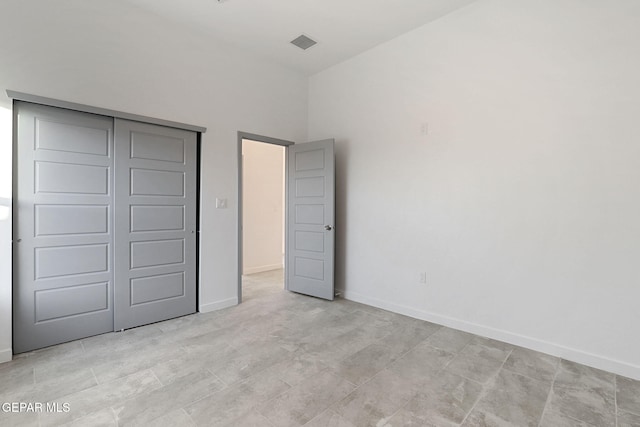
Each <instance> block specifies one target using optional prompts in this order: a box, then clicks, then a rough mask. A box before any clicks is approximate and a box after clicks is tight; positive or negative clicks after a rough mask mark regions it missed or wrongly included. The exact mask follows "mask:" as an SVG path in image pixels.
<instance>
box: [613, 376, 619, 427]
mask: <svg viewBox="0 0 640 427" xmlns="http://www.w3.org/2000/svg"><path fill="white" fill-rule="evenodd" d="M613 391H614V395H613V403H614V405H615V417H616V421H615V426H616V427H618V376H617V375H615V376H614V377H613Z"/></svg>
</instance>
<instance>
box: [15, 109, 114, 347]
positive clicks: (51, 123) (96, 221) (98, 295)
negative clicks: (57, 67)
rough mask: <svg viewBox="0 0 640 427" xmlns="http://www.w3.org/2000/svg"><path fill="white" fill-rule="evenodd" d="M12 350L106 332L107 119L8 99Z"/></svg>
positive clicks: (109, 297)
mask: <svg viewBox="0 0 640 427" xmlns="http://www.w3.org/2000/svg"><path fill="white" fill-rule="evenodd" d="M15 108H16V112H15V113H16V114H17V133H16V136H17V138H16V146H15V150H16V156H17V161H16V162H15V171H14V179H15V194H16V197H15V209H16V212H15V215H14V288H13V290H14V292H13V295H14V296H13V318H14V333H13V337H14V343H13V349H14V352H15V353H22V352H25V351H30V350H34V349H37V348H42V347H47V346H50V345H54V344H59V343H63V342H66V341H71V340H75V339H79V338H84V337H87V336H91V335H96V334H101V333H104V332H109V331H112V330H113V268H112V264H113V262H112V261H113V221H112V209H113V119H112V118H110V117H103V116H98V115H94V114H87V113H80V112H76V111H70V110H65V109H60V108H55V107H46V106H42V105H37V104H30V103H25V102H16V104H15Z"/></svg>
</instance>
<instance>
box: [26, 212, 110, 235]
mask: <svg viewBox="0 0 640 427" xmlns="http://www.w3.org/2000/svg"><path fill="white" fill-rule="evenodd" d="M34 208H35V222H36V224H35V225H36V231H35V233H36V236H61V235H67V234H100V233H108V232H109V206H92V205H36V206H34Z"/></svg>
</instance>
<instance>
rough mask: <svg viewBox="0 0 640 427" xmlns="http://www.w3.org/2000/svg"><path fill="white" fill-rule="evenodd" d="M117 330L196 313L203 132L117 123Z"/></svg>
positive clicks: (125, 122)
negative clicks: (198, 191)
mask: <svg viewBox="0 0 640 427" xmlns="http://www.w3.org/2000/svg"><path fill="white" fill-rule="evenodd" d="M115 134H116V163H115V170H116V182H115V188H116V208H115V212H116V225H115V227H116V234H115V247H116V258H115V271H116V288H115V328H116V330H120V329H127V328H132V327H135V326H140V325H144V324H148V323H153V322H158V321H161V320H166V319H170V318H173V317H178V316H183V315H186V314H191V313H194V312H195V311H196V235H195V230H196V144H197V137H196V133H195V132H191V131H185V130H179V129H174V128H168V127H163V126H157V125H151V124H146V123H140V122H133V121H128V120H121V119H116V122H115Z"/></svg>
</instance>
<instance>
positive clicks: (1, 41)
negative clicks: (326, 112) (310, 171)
mask: <svg viewBox="0 0 640 427" xmlns="http://www.w3.org/2000/svg"><path fill="white" fill-rule="evenodd" d="M1 15H2V16H3V17H5V18H6V19H4V21H3V24H2V25H1V26H0V91H1V93H0V104H2V105H9V100H8V99H7V98H6V95H5V90H6V89H13V90H17V91H21V92H27V93H32V94H36V95H41V96H46V97H51V98H57V99H62V100H67V101H72V102H78V103H83V104H89V105H94V106H98V107H104V108H110V109H114V110H121V111H126V112H130V113H135V114H141V115H146V116H151V117H157V118H161V119H167V120H173V121H179V122H186V123H191V124H195V125H200V126H206V127H207V128H208V131H207V133H205V134H204V135H203V138H202V188H201V191H202V193H201V202H202V203H201V230H202V232H201V253H200V256H201V265H200V269H201V276H200V277H201V282H200V284H201V289H200V309H201V310H202V311H208V310H213V309H217V308H222V307H225V306H228V305H232V304H235V303H236V301H237V271H238V269H237V265H238V264H237V250H238V249H237V248H238V246H237V226H238V224H237V222H238V221H237V218H238V216H237V204H236V203H235V202H234V200H235V199H236V197H235V195H236V194H237V154H236V153H237V132H238V131H244V132H251V133H257V134H262V135H269V136H271V137H274V138H282V139H286V140H292V141H298V140H304V137H305V136H306V120H307V112H306V108H307V79H306V78H305V77H303V76H302V75H300V74H297V73H295V72H292V71H289V70H287V69H285V68H281V67H279V66H276V65H272V64H270V63H267V62H263V61H262V60H259V59H254V58H253V57H252V56H249V55H248V54H244V53H243V52H240V51H238V50H237V49H235V48H230V47H226V46H225V45H222V44H216V43H215V42H212V41H211V40H210V39H206V38H205V37H202V36H200V35H198V34H196V33H192V29H191V28H187V27H181V26H180V25H176V24H175V23H170V22H165V21H163V20H162V19H160V18H158V17H154V16H152V15H149V14H148V13H146V12H142V11H138V10H136V9H131V8H130V7H125V6H124V5H123V3H122V2H120V1H108V2H107V1H104V2H87V1H83V0H60V1H56V2H49V1H44V0H40V1H38V0H3V1H2V6H1ZM5 163H6V159H5V158H4V157H3V158H2V167H4V164H5ZM216 197H221V198H227V199H228V200H229V208H228V209H215V198H216ZM2 227H4V223H3V224H2ZM2 230H4V228H2ZM2 233H3V234H2V236H1V238H2V241H0V245H4V244H5V242H6V240H5V236H4V234H5V233H4V232H2ZM0 266H1V268H0V273H1V274H2V276H1V277H0V297H2V300H3V301H6V300H5V299H4V297H5V296H6V295H7V293H8V292H9V291H10V286H11V284H10V275H9V274H8V273H7V268H8V267H9V266H10V263H9V261H7V259H6V258H4V257H1V258H0ZM0 309H1V310H2V312H1V313H0V351H2V349H5V348H7V346H8V345H9V346H10V344H11V340H10V339H7V337H8V336H10V335H9V334H10V331H11V326H10V324H8V323H5V318H6V317H7V316H8V315H9V314H7V306H6V304H2V305H1V306H0Z"/></svg>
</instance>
